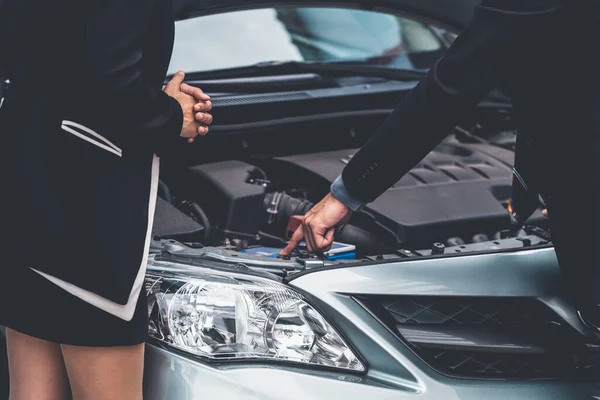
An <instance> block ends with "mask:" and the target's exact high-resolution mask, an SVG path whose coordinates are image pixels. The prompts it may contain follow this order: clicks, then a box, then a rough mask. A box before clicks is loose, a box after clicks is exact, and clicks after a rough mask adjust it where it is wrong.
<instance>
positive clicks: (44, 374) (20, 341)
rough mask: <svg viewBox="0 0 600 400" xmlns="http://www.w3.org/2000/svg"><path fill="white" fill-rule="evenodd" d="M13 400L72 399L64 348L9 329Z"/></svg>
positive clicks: (11, 397) (9, 364) (7, 337)
mask: <svg viewBox="0 0 600 400" xmlns="http://www.w3.org/2000/svg"><path fill="white" fill-rule="evenodd" d="M6 343H7V348H8V369H9V372H10V400H31V399H36V400H63V399H69V398H70V390H69V381H68V379H67V374H66V370H65V364H64V361H63V357H62V353H61V351H60V345H58V344H56V343H52V342H47V341H45V340H41V339H36V338H34V337H31V336H28V335H25V334H22V333H19V332H16V331H14V330H12V329H6Z"/></svg>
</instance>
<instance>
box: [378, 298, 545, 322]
mask: <svg viewBox="0 0 600 400" xmlns="http://www.w3.org/2000/svg"><path fill="white" fill-rule="evenodd" d="M527 300H529V299H513V298H499V299H491V298H481V297H479V298H461V297H418V296H410V297H400V298H388V299H382V300H381V303H380V304H381V306H382V307H383V308H385V310H386V311H387V312H388V313H389V314H390V315H391V316H392V317H393V318H394V319H395V320H396V321H397V322H398V323H400V324H409V323H415V324H447V325H452V324H473V325H490V326H495V325H519V324H522V323H525V322H526V321H528V320H530V318H537V317H539V316H540V314H538V313H539V312H540V311H545V310H541V307H540V304H539V303H538V302H533V301H527Z"/></svg>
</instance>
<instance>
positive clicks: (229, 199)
mask: <svg viewBox="0 0 600 400" xmlns="http://www.w3.org/2000/svg"><path fill="white" fill-rule="evenodd" d="M253 169H254V167H253V166H252V165H250V164H247V163H245V162H242V161H235V160H232V161H223V162H217V163H211V164H204V165H198V166H194V167H191V168H189V169H188V176H187V177H186V179H183V180H182V182H185V186H182V187H181V188H179V189H180V193H182V197H185V198H186V199H189V200H193V201H194V202H196V203H197V204H199V205H200V207H202V209H203V210H204V212H205V213H206V214H207V215H208V216H209V218H210V219H211V223H212V224H213V225H214V227H215V228H216V229H218V230H220V231H228V232H243V233H252V234H254V233H256V232H258V230H259V228H260V226H261V225H262V224H263V223H264V221H265V220H266V218H267V214H266V211H265V209H264V207H263V201H264V198H265V189H264V187H262V186H260V185H256V184H251V183H246V180H247V178H248V176H249V172H250V171H251V170H253Z"/></svg>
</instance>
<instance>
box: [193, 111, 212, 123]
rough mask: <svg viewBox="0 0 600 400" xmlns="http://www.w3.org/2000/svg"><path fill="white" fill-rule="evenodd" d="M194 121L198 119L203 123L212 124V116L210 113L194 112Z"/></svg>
mask: <svg viewBox="0 0 600 400" xmlns="http://www.w3.org/2000/svg"><path fill="white" fill-rule="evenodd" d="M196 121H198V122H200V123H201V124H204V125H210V124H212V121H213V117H212V115H210V114H207V113H203V112H199V113H196Z"/></svg>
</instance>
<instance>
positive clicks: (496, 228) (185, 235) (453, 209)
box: [153, 135, 551, 262]
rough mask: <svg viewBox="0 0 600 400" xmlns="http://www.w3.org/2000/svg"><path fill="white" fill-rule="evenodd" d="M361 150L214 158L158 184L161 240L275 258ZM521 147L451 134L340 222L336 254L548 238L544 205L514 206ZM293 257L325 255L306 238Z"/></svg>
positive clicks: (404, 252) (468, 247)
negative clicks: (522, 219) (311, 249)
mask: <svg viewBox="0 0 600 400" xmlns="http://www.w3.org/2000/svg"><path fill="white" fill-rule="evenodd" d="M356 151H357V150H356V149H354V150H353V149H342V150H330V151H322V152H303V153H301V154H292V155H284V156H272V157H256V158H247V159H244V160H243V161H242V160H239V159H232V160H224V161H217V162H207V163H203V164H197V165H193V166H191V167H188V168H186V169H185V172H183V176H182V175H181V174H180V175H178V178H177V179H168V178H167V179H165V181H161V184H160V187H159V199H158V204H157V209H156V216H155V223H154V231H153V234H154V237H155V239H157V240H167V239H172V240H176V241H179V242H181V243H185V244H187V245H188V246H190V247H195V248H202V247H211V248H218V249H222V250H224V251H231V252H237V253H243V254H246V255H247V256H251V257H257V256H258V257H263V258H271V259H276V258H278V257H279V251H280V250H281V249H282V248H283V247H285V245H286V243H287V241H288V240H289V238H290V237H291V234H292V233H293V231H294V229H295V227H296V226H297V225H298V223H299V220H300V218H301V216H302V215H304V214H305V213H306V212H308V211H309V210H310V209H311V207H312V206H313V204H315V202H317V201H319V200H320V199H321V198H322V197H323V196H324V195H325V194H327V193H328V191H329V187H330V185H331V183H332V182H333V180H335V178H336V177H337V176H338V175H339V174H340V173H341V172H342V170H343V168H344V166H345V165H346V164H347V163H348V161H349V160H350V159H351V157H352V156H353V154H354V152H356ZM513 157H514V152H513V151H512V150H511V149H509V148H504V147H502V146H497V145H495V144H490V143H485V142H483V141H475V142H465V141H461V140H458V139H457V137H456V135H451V136H449V137H448V138H447V139H446V140H445V141H444V142H443V143H442V144H440V145H439V146H438V147H437V148H436V149H435V150H434V151H432V152H431V153H430V154H429V155H428V156H427V157H426V158H425V159H424V160H423V161H422V162H421V163H419V164H418V165H417V166H415V168H413V169H412V170H411V171H410V173H409V174H407V175H406V176H404V177H403V178H402V179H401V180H400V181H399V182H397V183H396V184H395V185H394V186H393V187H392V188H390V189H389V190H388V191H386V192H385V193H384V194H383V195H382V196H381V197H380V198H378V199H377V200H376V201H374V202H373V203H371V204H369V205H368V206H367V207H366V208H365V209H364V210H362V211H359V212H357V213H354V215H353V216H352V218H351V220H350V221H349V222H348V223H347V224H346V225H344V226H341V227H338V228H336V235H335V240H336V243H335V245H334V246H333V247H332V249H331V250H330V251H329V252H328V253H326V254H324V255H322V256H320V258H322V259H324V260H327V261H330V262H331V261H340V262H343V261H346V260H387V259H395V258H405V257H415V256H428V255H437V254H450V253H467V252H474V251H486V250H496V249H509V248H510V249H514V248H516V247H528V246H534V245H540V244H547V243H549V242H550V240H551V238H550V235H549V234H548V232H547V229H546V228H547V225H546V224H547V221H546V219H545V217H543V216H542V214H541V210H538V211H537V212H536V213H535V214H534V215H533V216H532V217H531V218H530V220H529V221H527V225H526V226H521V225H519V224H517V223H516V221H514V219H513V218H512V217H511V215H510V213H509V212H508V211H507V205H508V201H509V199H510V195H511V182H512V164H513ZM292 258H293V259H298V260H310V259H313V258H317V256H314V255H310V254H308V253H307V252H306V249H305V247H303V246H300V247H299V248H298V250H297V252H296V253H295V254H294V255H293V257H292Z"/></svg>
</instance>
